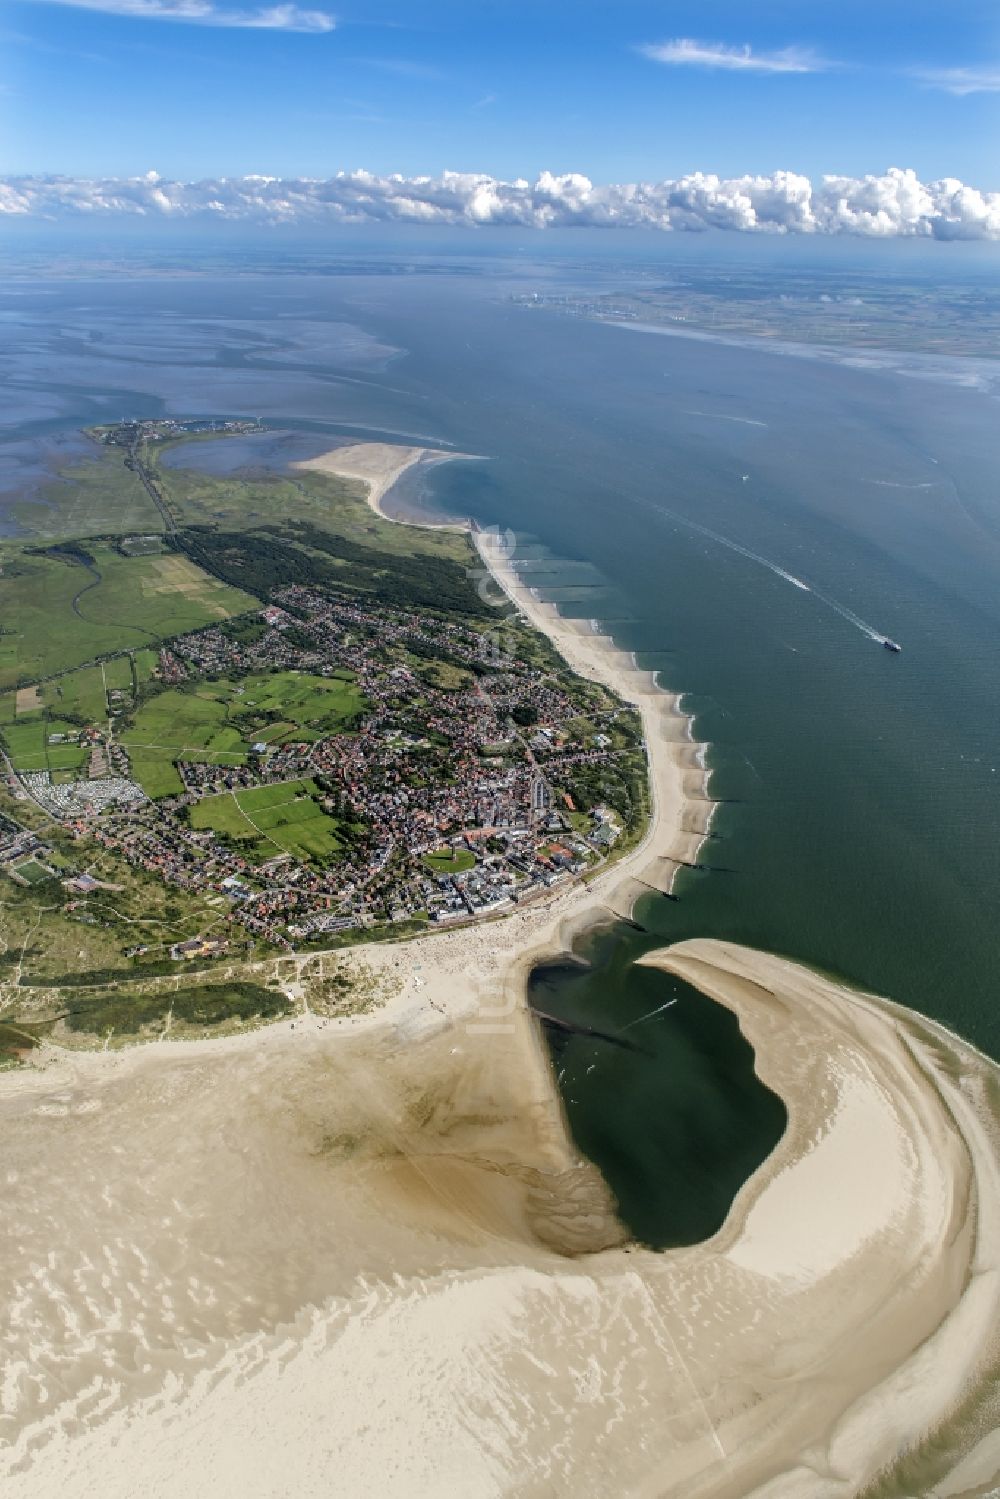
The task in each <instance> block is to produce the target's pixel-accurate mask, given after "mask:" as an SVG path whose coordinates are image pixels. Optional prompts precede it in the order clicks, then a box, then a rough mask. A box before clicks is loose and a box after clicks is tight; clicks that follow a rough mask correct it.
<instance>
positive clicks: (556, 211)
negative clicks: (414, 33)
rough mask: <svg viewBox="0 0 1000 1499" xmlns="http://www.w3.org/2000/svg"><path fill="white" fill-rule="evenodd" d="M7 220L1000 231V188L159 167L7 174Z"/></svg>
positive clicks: (921, 233) (897, 178) (987, 236)
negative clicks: (121, 172) (107, 173)
mask: <svg viewBox="0 0 1000 1499" xmlns="http://www.w3.org/2000/svg"><path fill="white" fill-rule="evenodd" d="M2 216H16V217H20V218H34V219H43V220H58V219H65V218H81V217H86V218H90V219H93V218H105V217H115V216H121V217H133V218H134V217H137V216H138V217H143V216H144V217H147V218H150V219H156V218H161V219H163V218H171V219H201V220H205V219H215V220H228V221H236V222H246V223H259V224H274V225H280V224H290V225H296V224H301V225H319V224H322V223H324V222H326V223H331V224H352V223H356V224H366V223H367V224H371V223H383V224H388V223H404V224H427V225H431V226H439V227H445V226H459V225H467V226H470V227H476V226H487V225H506V226H511V227H516V228H523V229H547V228H570V227H572V228H588V227H591V228H622V229H658V230H662V231H674V232H685V231H694V232H698V231H705V230H709V229H716V230H731V231H735V232H738V233H755V234H821V235H822V234H825V235H860V236H864V237H867V238H878V239H891V238H924V239H937V240H1000V192H986V191H981V190H980V189H978V188H975V187H971V186H968V185H967V184H965V183H963V182H960V181H959V180H958V179H957V178H954V177H943V178H940V179H938V180H937V181H934V182H927V183H925V182H921V181H920V179H919V178H918V177H917V175H916V173H915V172H913V171H910V170H905V171H904V170H901V169H900V168H897V167H892V168H890V169H889V170H888V171H887V172H885V173H884V174H883V175H881V176H877V175H869V176H865V177H839V176H824V177H822V178H820V179H819V181H818V182H815V183H814V182H812V181H810V179H809V178H808V177H804V176H802V175H800V174H799V173H796V172H774V173H771V174H770V175H764V176H743V177H729V178H722V177H718V176H715V175H714V174H711V173H705V172H692V173H689V174H687V175H686V176H684V177H678V178H675V179H671V180H667V181H663V182H646V183H607V184H595V183H593V182H591V180H590V179H589V178H588V177H584V176H581V175H580V174H578V173H575V172H571V173H566V174H564V175H562V176H555V175H553V174H552V173H550V172H542V173H541V174H540V175H539V176H538V177H537V178H536V179H535V180H534V181H533V182H529V181H528V180H527V179H526V178H515V179H512V180H509V181H505V180H503V179H501V178H498V177H493V176H490V175H488V174H485V173H474V172H442V173H441V174H440V175H438V176H436V177H431V176H427V177H403V176H398V175H390V176H379V175H376V174H374V173H371V172H365V171H354V172H338V173H337V174H336V175H335V176H333V177H329V178H325V179H316V178H304V177H303V178H281V177H265V176H246V177H218V178H206V179H203V180H201V181H197V182H181V181H172V180H170V179H168V178H164V177H161V176H159V174H158V173H156V172H148V173H146V174H145V175H144V176H141V177H104V178H83V177H59V176H31V177H5V178H0V217H2Z"/></svg>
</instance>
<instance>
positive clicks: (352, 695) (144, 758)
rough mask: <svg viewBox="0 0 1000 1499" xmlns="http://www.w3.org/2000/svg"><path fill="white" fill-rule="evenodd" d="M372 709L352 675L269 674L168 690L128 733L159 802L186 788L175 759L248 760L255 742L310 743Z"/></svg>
mask: <svg viewBox="0 0 1000 1499" xmlns="http://www.w3.org/2000/svg"><path fill="white" fill-rule="evenodd" d="M364 706H365V703H364V699H363V697H362V696H361V693H360V692H359V691H358V689H357V686H356V684H355V682H354V679H353V678H352V677H351V676H350V675H349V674H348V673H342V674H341V675H339V676H335V677H318V676H312V675H310V674H309V673H308V672H295V671H282V672H273V673H268V672H261V673H256V674H254V675H253V676H248V677H245V678H243V679H241V680H240V681H239V682H233V681H228V680H225V681H221V682H200V683H198V685H197V687H196V688H195V689H193V690H178V689H176V688H168V690H167V691H166V692H161V693H158V694H157V695H156V696H155V697H152V698H150V699H149V701H148V702H146V703H144V704H143V705H142V707H140V708H139V710H138V712H137V713H136V714H135V717H134V719H133V722H132V724H131V726H130V727H129V728H127V729H125V730H124V731H123V733H122V735H121V740H122V743H123V744H124V745H125V748H126V749H127V750H128V753H129V759H130V760H131V762H132V771H133V774H134V776H135V778H136V780H137V781H138V782H139V784H140V785H141V786H142V788H143V790H144V791H145V792H146V795H147V796H151V797H153V798H154V799H155V798H156V797H161V796H172V795H176V794H177V793H178V792H179V791H181V790H182V786H181V781H180V777H179V776H178V774H177V771H176V770H175V769H174V764H173V762H174V761H175V760H179V759H181V760H183V759H190V760H202V761H206V762H208V763H210V764H213V765H245V764H246V759H247V753H248V750H249V748H250V746H251V745H252V744H256V743H258V742H263V743H267V744H274V743H284V742H285V741H288V740H294V741H307V742H308V741H310V740H314V739H318V738H320V737H321V736H322V735H324V734H332V733H336V732H337V731H338V730H340V729H344V728H346V727H347V726H348V725H349V724H350V723H351V722H352V721H353V719H354V718H355V717H356V716H357V714H358V713H359V712H360V711H361V710H362V709H363V707H364Z"/></svg>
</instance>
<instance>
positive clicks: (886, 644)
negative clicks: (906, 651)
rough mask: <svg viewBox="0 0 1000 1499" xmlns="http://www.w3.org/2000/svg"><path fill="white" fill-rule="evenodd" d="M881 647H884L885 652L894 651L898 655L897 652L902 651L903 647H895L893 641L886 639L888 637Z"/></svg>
mask: <svg viewBox="0 0 1000 1499" xmlns="http://www.w3.org/2000/svg"><path fill="white" fill-rule="evenodd" d="M882 645H883V647H884V649H885V650H887V651H895V652H896V653H897V654H898V652H899V651H901V650H902V649H903V647H902V646H901V645H897V644H896V642H895V641H894V640H890V639H889V637H888V635H887V636H886V637H885V639H884V640H883V642H882Z"/></svg>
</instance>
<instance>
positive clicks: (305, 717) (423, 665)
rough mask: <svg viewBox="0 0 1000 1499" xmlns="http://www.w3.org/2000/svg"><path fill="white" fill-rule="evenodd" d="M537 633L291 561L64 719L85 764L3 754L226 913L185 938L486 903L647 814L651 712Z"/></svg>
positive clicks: (578, 871) (31, 791) (309, 929)
mask: <svg viewBox="0 0 1000 1499" xmlns="http://www.w3.org/2000/svg"><path fill="white" fill-rule="evenodd" d="M536 651H537V637H534V636H533V635H532V633H531V632H530V631H528V630H527V629H526V627H524V626H523V625H522V624H520V623H519V622H517V621H516V620H514V619H511V618H508V619H507V620H506V621H505V623H504V628H503V630H502V631H498V630H497V629H495V628H489V627H488V625H487V624H486V623H484V622H483V621H481V620H479V619H469V618H464V617H462V616H461V615H460V614H454V613H446V612H443V611H427V612H426V613H418V612H414V611H413V610H412V609H405V610H404V609H398V608H393V607H388V606H386V605H385V604H383V603H381V602H379V603H374V602H368V601H362V600H359V599H358V597H357V596H356V595H353V594H351V593H349V592H344V593H341V594H338V593H337V592H336V591H334V590H329V589H325V590H322V591H320V590H318V589H316V588H312V587H309V586H305V585H302V584H299V583H290V584H287V585H285V586H283V587H279V588H277V589H276V590H275V591H274V592H273V593H272V595H271V598H270V601H269V602H268V603H267V604H266V605H264V606H263V607H262V608H261V609H259V610H256V611H253V612H251V613H248V614H245V615H242V616H237V617H234V618H231V619H228V620H225V621H222V622H220V623H218V624H213V625H210V626H208V627H205V628H202V629H199V630H196V631H192V632H189V633H187V634H184V635H181V636H177V637H174V638H172V639H170V640H168V641H166V642H164V643H163V644H162V646H161V648H160V649H159V651H158V655H157V662H156V667H155V671H154V673H153V675H152V677H151V679H150V680H149V681H148V682H146V683H145V684H143V685H142V687H141V688H140V687H137V686H133V687H132V688H131V689H127V688H126V689H124V690H122V689H113V690H111V691H110V692H109V693H108V699H107V705H106V706H107V716H106V718H104V719H102V720H101V721H99V722H94V723H89V724H85V725H81V726H79V727H78V728H77V727H73V726H66V727H65V728H64V731H63V732H61V733H60V734H59V735H58V736H57V737H58V738H59V739H60V740H64V741H65V742H66V745H67V746H74V745H75V746H80V747H81V748H83V749H85V751H86V758H85V760H84V763H83V766H82V767H81V769H82V771H83V773H77V774H75V775H69V774H64V775H53V774H51V773H50V772H48V771H46V770H30V771H21V772H20V773H17V772H15V771H14V770H13V769H10V770H9V774H8V788H9V789H10V790H11V791H13V792H14V793H15V794H16V795H17V796H19V797H20V798H22V799H25V800H27V801H30V802H31V803H32V804H34V805H35V806H36V807H37V808H39V809H41V810H43V811H44V812H46V813H47V814H48V815H49V816H50V817H52V818H54V819H56V820H57V821H58V823H59V824H60V825H61V827H62V828H64V829H65V830H66V831H67V832H68V833H69V834H70V835H72V837H73V838H75V839H76V840H77V841H78V844H79V847H80V850H81V854H84V851H85V850H86V848H87V847H92V846H93V845H95V844H96V845H98V846H99V847H101V848H102V849H104V850H108V851H111V852H113V853H114V854H115V855H117V856H119V857H120V858H121V859H123V860H124V861H126V862H127V864H129V865H131V866H133V867H134V868H136V869H138V870H142V871H144V872H146V873H147V874H153V875H156V876H158V877H159V878H161V879H162V880H164V881H166V882H168V883H169V884H171V885H173V886H176V887H180V888H182V889H186V890H189V891H193V892H197V893H199V894H202V895H206V894H207V895H210V896H211V897H212V898H213V900H215V901H216V902H217V904H218V905H219V906H220V907H221V908H222V910H223V911H224V913H225V916H224V921H225V926H226V927H227V928H229V933H223V934H222V935H220V933H219V930H216V931H215V933H214V934H213V936H212V937H211V938H210V939H209V938H194V939H191V940H189V941H187V942H185V943H179V944H175V945H174V946H173V947H172V948H171V956H172V958H174V959H175V960H176V961H184V960H189V959H192V958H205V957H211V956H213V955H215V954H217V953H221V952H224V951H225V950H226V947H227V946H228V945H229V941H230V938H231V936H232V937H235V936H239V935H240V930H241V929H242V940H243V941H244V942H245V941H246V940H247V939H250V940H252V941H256V942H259V943H262V944H265V945H266V946H271V947H276V948H278V949H282V950H297V949H301V948H303V947H307V946H310V945H324V944H328V943H329V942H331V941H337V940H357V939H358V938H359V937H364V936H366V935H379V934H382V933H384V932H385V931H386V930H397V931H400V932H404V933H405V932H406V931H408V930H419V929H422V928H426V926H427V925H432V926H442V925H453V924H459V923H463V922H470V921H474V920H479V919H482V918H484V917H489V916H492V915H495V914H498V913H502V912H504V911H507V910H510V909H511V908H513V907H514V906H516V905H523V904H524V903H526V902H532V901H535V900H537V899H539V898H541V897H543V896H544V894H545V893H546V892H547V891H549V890H551V889H552V888H553V887H554V886H558V885H561V884H563V883H565V882H568V881H571V880H574V879H578V878H581V877H583V876H585V875H586V874H587V873H588V871H591V870H593V869H594V868H596V867H597V866H598V865H600V864H601V863H603V862H604V861H606V860H607V859H608V858H609V857H611V856H613V854H614V853H615V851H616V849H620V848H621V847H623V846H625V845H626V844H627V843H628V842H629V841H630V839H631V837H632V836H633V835H634V834H635V833H636V831H637V830H638V828H639V827H640V825H641V823H642V821H643V818H644V816H645V808H646V804H645V796H646V779H645V760H644V750H643V744H642V733H641V727H640V721H639V718H638V715H637V714H636V713H635V712H634V711H633V710H632V709H631V708H628V707H626V706H624V705H623V704H622V703H621V702H620V701H619V700H618V699H616V698H615V697H614V696H613V695H612V694H611V693H610V692H609V691H608V689H607V688H605V687H603V686H598V685H595V684H592V683H588V682H585V681H583V680H582V679H581V678H579V677H576V676H574V675H573V674H572V673H571V672H570V671H569V670H568V669H566V668H565V667H564V666H563V665H562V663H561V662H560V661H559V660H558V658H556V657H554V656H552V657H551V658H550V657H548V656H546V657H544V659H542V660H541V661H539V660H537V659H535V653H536ZM209 709H211V710H212V714H213V715H214V717H213V719H212V726H211V727H212V732H210V733H209V732H204V731H203V723H202V720H203V719H205V718H206V715H207V714H208V710H209ZM220 714H221V715H223V716H222V718H221V719H220ZM220 723H221V728H220V727H219V725H220ZM178 726H180V727H178ZM185 726H187V727H185ZM10 833H11V836H10V838H9V840H8V841H6V842H5V845H4V847H3V848H2V849H0V858H2V859H3V861H4V863H5V864H6V867H7V868H8V870H9V871H10V872H13V873H14V874H15V877H16V878H23V875H19V874H18V873H17V872H18V871H19V870H23V869H24V868H25V861H26V860H30V861H32V862H33V863H34V865H35V867H36V868H37V867H40V865H39V861H41V867H44V847H43V846H41V845H40V844H39V839H38V836H37V835H35V834H32V833H23V835H22V833H21V831H20V830H18V829H17V828H16V826H12V828H11V830H10ZM69 878H70V879H79V878H84V879H85V878H86V858H85V856H84V857H82V858H81V868H80V870H79V871H76V872H71V874H70V876H69ZM64 883H68V881H64ZM69 893H70V895H72V894H73V893H75V892H69Z"/></svg>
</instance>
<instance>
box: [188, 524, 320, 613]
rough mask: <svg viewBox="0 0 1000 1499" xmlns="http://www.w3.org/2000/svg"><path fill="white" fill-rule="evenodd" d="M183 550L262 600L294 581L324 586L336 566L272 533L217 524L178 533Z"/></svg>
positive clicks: (207, 569)
mask: <svg viewBox="0 0 1000 1499" xmlns="http://www.w3.org/2000/svg"><path fill="white" fill-rule="evenodd" d="M173 540H174V542H175V544H176V546H177V547H178V549H179V550H180V551H182V552H183V553H184V555H185V556H186V557H189V558H190V559H191V561H192V562H194V563H196V564H197V566H198V567H200V568H203V569H204V571H205V572H207V573H211V575H212V577H213V578H218V579H219V581H220V582H221V583H228V584H229V585H230V587H232V588H242V589H243V590H244V592H246V593H252V594H254V595H255V596H256V597H257V598H259V599H266V598H270V596H271V593H272V592H273V590H274V589H276V588H281V587H283V586H285V585H286V584H289V583H300V584H302V585H303V586H305V587H312V588H325V587H328V586H329V585H330V584H331V583H332V582H333V581H334V573H335V569H334V568H333V567H332V566H331V565H330V564H329V563H328V562H326V561H324V560H323V558H321V557H313V556H310V554H309V553H308V552H304V551H302V550H301V549H300V548H299V547H295V546H290V545H289V544H288V543H287V542H283V541H280V540H279V539H278V537H277V536H276V535H274V534H273V533H265V532H263V531H246V532H243V533H240V534H237V533H236V532H234V531H217V530H216V529H215V527H214V526H185V527H184V529H183V530H181V531H177V532H175V534H174V537H173Z"/></svg>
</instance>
